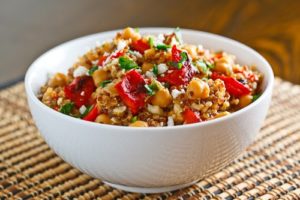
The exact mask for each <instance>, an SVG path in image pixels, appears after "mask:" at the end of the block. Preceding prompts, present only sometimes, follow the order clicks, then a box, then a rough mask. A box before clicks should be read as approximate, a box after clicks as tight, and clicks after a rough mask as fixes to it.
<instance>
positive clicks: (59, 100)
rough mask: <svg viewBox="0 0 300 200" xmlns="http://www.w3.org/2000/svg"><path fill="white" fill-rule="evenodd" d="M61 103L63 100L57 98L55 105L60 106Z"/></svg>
mask: <svg viewBox="0 0 300 200" xmlns="http://www.w3.org/2000/svg"><path fill="white" fill-rule="evenodd" d="M62 102H63V98H61V97H59V98H58V99H57V105H59V106H60V105H61V104H62Z"/></svg>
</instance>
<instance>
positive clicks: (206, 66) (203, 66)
mask: <svg viewBox="0 0 300 200" xmlns="http://www.w3.org/2000/svg"><path fill="white" fill-rule="evenodd" d="M194 64H195V65H196V66H197V67H198V69H199V70H200V71H201V72H203V73H204V74H207V72H208V71H209V70H210V69H213V68H214V64H212V63H210V62H206V61H203V60H198V61H196V62H195V63H194Z"/></svg>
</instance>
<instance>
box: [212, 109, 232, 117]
mask: <svg viewBox="0 0 300 200" xmlns="http://www.w3.org/2000/svg"><path fill="white" fill-rule="evenodd" d="M229 114H230V112H228V111H224V112H220V113H218V114H216V116H215V118H220V117H224V116H226V115H229Z"/></svg>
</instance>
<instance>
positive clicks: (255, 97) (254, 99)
mask: <svg viewBox="0 0 300 200" xmlns="http://www.w3.org/2000/svg"><path fill="white" fill-rule="evenodd" d="M260 96H261V94H255V95H253V98H252V102H254V101H256V100H257V99H258V98H259V97H260Z"/></svg>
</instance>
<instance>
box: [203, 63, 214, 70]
mask: <svg viewBox="0 0 300 200" xmlns="http://www.w3.org/2000/svg"><path fill="white" fill-rule="evenodd" d="M205 64H206V66H207V67H208V68H209V69H213V68H214V67H215V65H214V64H213V63H210V62H205Z"/></svg>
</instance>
